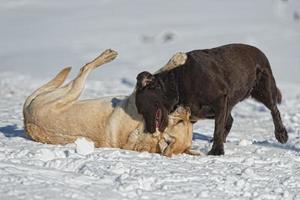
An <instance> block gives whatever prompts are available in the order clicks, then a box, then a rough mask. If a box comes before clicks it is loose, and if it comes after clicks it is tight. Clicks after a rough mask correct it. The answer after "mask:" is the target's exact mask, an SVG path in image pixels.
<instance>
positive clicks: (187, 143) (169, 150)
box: [159, 106, 193, 156]
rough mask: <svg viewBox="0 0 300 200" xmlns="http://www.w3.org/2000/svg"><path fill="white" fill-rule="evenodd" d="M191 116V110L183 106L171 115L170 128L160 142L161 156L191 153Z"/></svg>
mask: <svg viewBox="0 0 300 200" xmlns="http://www.w3.org/2000/svg"><path fill="white" fill-rule="evenodd" d="M190 115H191V111H190V109H189V108H187V107H183V106H179V107H178V108H177V109H176V110H175V111H174V112H173V113H171V114H170V115H169V123H168V127H167V129H166V130H165V131H164V132H163V133H162V137H161V139H160V141H159V147H160V150H161V154H163V155H165V156H172V154H180V153H184V152H189V149H190V147H191V145H192V136H193V126H192V123H191V122H190Z"/></svg>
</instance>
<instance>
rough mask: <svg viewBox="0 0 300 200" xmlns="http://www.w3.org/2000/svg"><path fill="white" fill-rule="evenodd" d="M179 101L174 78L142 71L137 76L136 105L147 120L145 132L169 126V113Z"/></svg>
mask: <svg viewBox="0 0 300 200" xmlns="http://www.w3.org/2000/svg"><path fill="white" fill-rule="evenodd" d="M177 102H178V91H177V87H176V85H175V83H174V80H173V81H171V80H169V79H167V80H164V81H163V80H162V79H161V78H160V77H158V76H157V75H152V74H151V73H149V72H142V73H140V74H139V75H138V76H137V85H136V107H137V109H138V112H139V113H140V114H141V115H143V118H144V120H145V132H150V133H154V132H155V131H156V128H158V130H159V131H161V132H163V131H164V130H165V128H166V127H167V126H168V114H169V113H170V112H171V111H172V110H173V109H174V106H175V105H176V104H177Z"/></svg>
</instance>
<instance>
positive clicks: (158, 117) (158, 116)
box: [155, 108, 162, 129]
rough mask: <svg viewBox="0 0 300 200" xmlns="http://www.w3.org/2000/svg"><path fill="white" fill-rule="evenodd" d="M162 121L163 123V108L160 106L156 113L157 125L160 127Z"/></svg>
mask: <svg viewBox="0 0 300 200" xmlns="http://www.w3.org/2000/svg"><path fill="white" fill-rule="evenodd" d="M161 123H162V110H161V109H160V108H158V109H157V110H156V114H155V127H156V128H158V129H159V128H160V126H161Z"/></svg>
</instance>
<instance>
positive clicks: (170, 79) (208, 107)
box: [136, 44, 288, 155]
mask: <svg viewBox="0 0 300 200" xmlns="http://www.w3.org/2000/svg"><path fill="white" fill-rule="evenodd" d="M186 55H187V60H186V62H185V63H184V64H182V65H181V66H179V67H177V68H174V69H171V70H167V71H162V72H160V73H158V74H154V75H152V74H151V73H149V72H142V73H140V74H139V75H138V76H137V91H136V106H137V109H138V111H139V113H140V114H142V115H143V117H144V119H145V123H146V130H145V132H150V133H153V132H155V130H156V129H157V128H158V129H159V130H160V131H161V132H163V131H164V130H165V128H166V127H167V125H168V114H169V113H170V112H172V111H173V110H174V108H175V107H176V106H177V105H184V106H188V107H189V108H190V109H191V121H193V122H196V121H197V120H199V119H205V118H206V119H215V130H214V136H213V146H212V149H211V150H210V151H209V153H208V154H210V155H221V154H224V144H223V143H224V142H225V141H226V137H227V135H228V133H229V132H230V129H231V126H232V123H233V118H232V115H231V110H232V109H233V107H234V106H235V105H236V104H237V103H238V102H240V101H243V100H244V99H246V98H247V97H249V96H251V97H253V98H254V99H255V100H257V101H259V102H261V103H263V104H264V105H265V106H266V107H267V108H268V109H269V110H270V111H271V114H272V118H273V123H274V126H275V137H276V139H277V140H278V141H279V142H280V143H286V142H287V140H288V134H287V131H286V129H285V127H284V125H283V123H282V120H281V117H280V112H279V110H278V108H277V104H278V103H280V102H281V98H282V97H281V93H280V91H279V89H278V88H277V86H276V83H275V79H274V76H273V74H272V70H271V66H270V63H269V61H268V59H267V57H266V56H265V55H264V54H263V53H262V52H261V51H260V50H259V49H257V48H255V47H252V46H249V45H245V44H230V45H225V46H221V47H217V48H213V49H205V50H194V51H191V52H188V53H186Z"/></svg>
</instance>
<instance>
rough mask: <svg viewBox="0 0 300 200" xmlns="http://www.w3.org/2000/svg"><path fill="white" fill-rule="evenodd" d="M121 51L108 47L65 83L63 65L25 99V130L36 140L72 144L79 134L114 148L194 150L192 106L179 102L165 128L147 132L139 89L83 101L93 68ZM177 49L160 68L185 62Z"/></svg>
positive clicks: (164, 151)
mask: <svg viewBox="0 0 300 200" xmlns="http://www.w3.org/2000/svg"><path fill="white" fill-rule="evenodd" d="M116 56H117V53H116V52H115V51H112V50H106V51H105V52H103V53H102V54H101V55H100V56H99V57H97V58H96V59H95V60H93V61H92V62H90V63H88V64H86V65H85V66H83V67H82V68H81V70H80V73H79V75H78V76H77V77H76V78H75V79H74V80H73V81H71V82H70V83H68V84H66V85H65V86H63V87H61V86H62V84H63V83H64V81H65V79H66V78H67V75H68V74H69V72H70V68H65V69H63V70H62V71H61V72H60V73H59V74H58V75H57V76H56V77H55V78H54V79H53V80H51V81H50V82H49V83H47V84H45V85H43V86H42V87H41V88H39V89H37V90H36V91H35V92H34V93H33V94H31V95H30V96H29V97H28V98H27V99H26V101H25V104H24V108H23V114H24V126H25V130H26V133H27V134H28V135H29V136H30V137H31V138H32V139H33V140H35V141H38V142H42V143H49V144H67V143H72V142H74V141H75V140H76V139H77V138H78V137H85V138H88V139H90V140H92V141H93V142H94V144H95V146H96V147H114V148H122V149H128V150H135V151H148V152H151V153H160V154H162V155H166V156H171V155H172V154H179V153H184V152H185V153H189V154H194V155H195V154H197V153H195V152H192V151H190V147H191V144H192V125H191V123H190V121H189V117H190V111H189V110H188V109H186V108H184V107H178V109H176V110H175V111H174V112H173V113H171V114H170V117H169V119H168V120H169V121H168V124H169V125H168V126H167V127H166V129H165V131H164V132H159V131H155V132H156V133H155V134H154V135H151V134H147V133H144V123H143V118H142V117H141V116H140V115H139V114H138V112H137V109H136V106H135V92H133V93H132V94H131V95H130V96H123V97H117V96H115V97H105V98H99V99H88V100H81V101H79V100H78V98H79V96H80V94H81V92H82V90H83V88H84V85H85V81H86V79H87V77H88V75H89V73H90V72H91V71H92V70H93V69H95V68H96V67H98V66H101V65H103V64H105V63H107V62H109V61H111V60H113V59H114V58H115V57H116ZM181 56H182V55H180V54H176V55H175V56H174V57H173V58H172V59H171V60H170V61H169V62H168V63H167V65H166V66H164V67H163V68H162V69H161V71H163V70H166V69H168V70H169V69H171V68H173V67H176V66H177V65H178V64H182V63H183V61H182V60H184V62H185V59H186V57H184V56H185V55H184V54H183V57H181Z"/></svg>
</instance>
